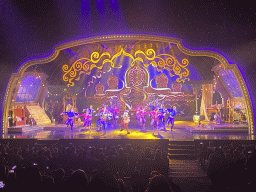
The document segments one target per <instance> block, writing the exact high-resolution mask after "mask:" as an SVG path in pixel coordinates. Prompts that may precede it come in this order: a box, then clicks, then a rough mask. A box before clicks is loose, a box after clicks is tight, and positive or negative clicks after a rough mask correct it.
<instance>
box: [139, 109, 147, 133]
mask: <svg viewBox="0 0 256 192" xmlns="http://www.w3.org/2000/svg"><path fill="white" fill-rule="evenodd" d="M146 114H147V112H146V111H145V108H144V107H143V106H141V109H140V110H139V123H140V126H141V130H146V129H145V125H146Z"/></svg>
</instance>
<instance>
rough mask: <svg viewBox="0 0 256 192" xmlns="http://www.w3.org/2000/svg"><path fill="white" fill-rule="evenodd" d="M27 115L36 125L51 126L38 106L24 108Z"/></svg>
mask: <svg viewBox="0 0 256 192" xmlns="http://www.w3.org/2000/svg"><path fill="white" fill-rule="evenodd" d="M26 108H27V111H28V113H29V114H30V115H31V116H32V118H34V120H35V121H36V124H37V125H47V124H51V120H50V118H49V117H48V115H47V114H46V113H45V111H44V109H43V108H42V107H40V106H39V105H35V106H26Z"/></svg>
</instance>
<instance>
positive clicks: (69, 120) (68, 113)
mask: <svg viewBox="0 0 256 192" xmlns="http://www.w3.org/2000/svg"><path fill="white" fill-rule="evenodd" d="M63 113H64V114H67V115H68V119H67V121H66V122H65V123H66V124H67V125H70V127H71V130H72V131H73V125H74V121H73V117H74V116H75V115H79V114H78V113H75V112H72V111H65V112H63Z"/></svg>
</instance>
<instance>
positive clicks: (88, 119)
mask: <svg viewBox="0 0 256 192" xmlns="http://www.w3.org/2000/svg"><path fill="white" fill-rule="evenodd" d="M78 117H84V119H83V120H84V123H83V127H88V128H89V131H90V133H91V125H92V116H91V114H90V110H89V109H86V110H85V113H84V114H82V115H79V116H78Z"/></svg>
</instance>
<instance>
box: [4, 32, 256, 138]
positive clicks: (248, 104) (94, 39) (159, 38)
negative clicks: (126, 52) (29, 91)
mask: <svg viewBox="0 0 256 192" xmlns="http://www.w3.org/2000/svg"><path fill="white" fill-rule="evenodd" d="M109 40H150V41H161V42H165V43H169V44H171V43H173V44H176V45H177V47H178V49H179V50H180V51H181V52H183V53H184V54H187V55H189V56H207V57H212V58H215V59H217V60H218V61H219V62H220V63H221V64H223V66H224V69H225V70H232V71H233V72H234V74H235V76H236V79H237V81H238V83H239V86H240V88H241V90H242V94H243V97H244V99H245V106H246V113H247V119H248V127H249V134H251V135H254V134H255V124H254V116H253V110H252V104H251V99H250V96H249V93H248V89H247V86H246V84H245V81H244V79H243V77H242V75H241V73H240V71H239V69H238V67H237V65H236V64H229V63H228V61H227V60H226V59H225V57H223V56H222V55H221V54H219V53H216V52H213V51H203V50H190V49H187V48H186V47H184V46H183V44H182V41H181V39H178V38H173V37H166V36H157V35H141V34H131V35H127V34H126V35H122V34H119V35H107V36H97V37H89V38H85V39H81V40H76V41H72V42H68V43H64V44H61V45H58V46H56V47H55V48H54V51H53V53H52V54H51V55H50V56H49V57H46V58H43V59H34V60H29V61H27V62H25V63H24V64H23V65H22V66H21V67H20V68H19V70H18V72H17V73H13V74H12V76H11V78H10V81H9V83H8V86H7V89H6V93H5V98H4V106H3V119H2V133H5V132H6V129H7V125H8V111H9V109H10V103H11V94H12V92H13V89H14V85H15V84H16V83H17V81H18V79H19V78H21V77H22V75H23V73H24V72H25V71H26V69H27V68H28V67H30V66H32V65H36V64H45V63H49V62H51V61H53V60H54V59H56V58H57V57H58V55H59V53H60V51H62V50H64V49H67V48H70V47H74V46H79V45H83V44H90V43H97V42H104V41H109Z"/></svg>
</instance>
